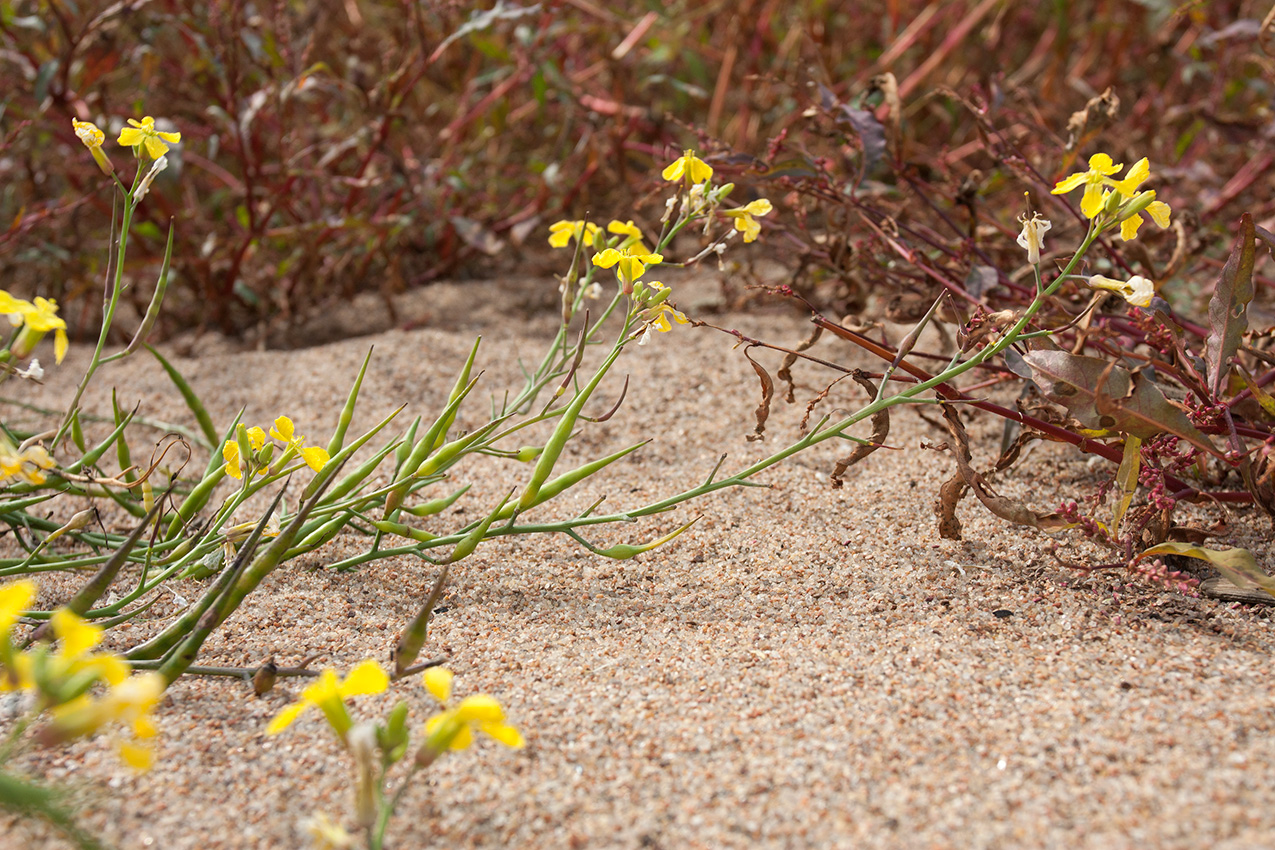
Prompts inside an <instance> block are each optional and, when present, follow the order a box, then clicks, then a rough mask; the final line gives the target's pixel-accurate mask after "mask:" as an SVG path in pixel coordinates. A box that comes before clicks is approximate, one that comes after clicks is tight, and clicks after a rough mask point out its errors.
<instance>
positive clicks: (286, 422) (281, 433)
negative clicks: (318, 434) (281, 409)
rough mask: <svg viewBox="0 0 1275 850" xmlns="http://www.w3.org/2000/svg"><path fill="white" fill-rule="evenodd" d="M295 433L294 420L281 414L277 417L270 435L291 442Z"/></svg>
mask: <svg viewBox="0 0 1275 850" xmlns="http://www.w3.org/2000/svg"><path fill="white" fill-rule="evenodd" d="M295 433H296V431H295V429H294V428H293V425H292V420H291V419H289V418H288V417H286V416H280V417H279V418H278V419H276V420H275V421H274V427H273V428H271V429H270V436H271V437H274V438H275V439H276V440H279V441H281V442H284V443H289V442H291V441H292V438H293V435H294V434H295Z"/></svg>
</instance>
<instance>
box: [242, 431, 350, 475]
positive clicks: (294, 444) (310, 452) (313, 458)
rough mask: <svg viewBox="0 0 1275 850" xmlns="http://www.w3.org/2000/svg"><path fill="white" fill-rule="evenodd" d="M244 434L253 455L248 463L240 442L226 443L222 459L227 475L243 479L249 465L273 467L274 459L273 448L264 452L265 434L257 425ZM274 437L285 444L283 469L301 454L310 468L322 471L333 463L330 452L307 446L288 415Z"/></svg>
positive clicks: (281, 462) (280, 463) (281, 461)
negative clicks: (270, 463)
mask: <svg viewBox="0 0 1275 850" xmlns="http://www.w3.org/2000/svg"><path fill="white" fill-rule="evenodd" d="M241 427H242V426H241ZM244 433H245V436H246V440H247V443H248V447H249V448H250V449H251V455H252V456H251V458H250V459H249V463H248V464H245V462H244V461H245V458H244V457H243V454H244V453H243V450H242V449H241V448H240V444H239V440H227V441H226V444H225V445H223V446H222V447H221V457H222V459H223V460H224V461H225V462H226V474H227V475H229V476H230V477H231V478H237V479H242V478H243V474H244V469H245V468H246V467H247V466H249V465H251V464H253V463H258V464H261V465H263V466H264V465H266V464H269V462H270V456H272V455H273V446H271V447H270V450H269V452H268V453H263V452H262V449H263V448H265V447H266V432H265V431H263V430H262V429H261V428H258V427H256V426H253V427H252V428H246V429H244ZM270 436H271V437H272V438H274V439H275V440H277V441H279V442H280V443H282V444H283V455H282V457H280V459H279V462H278V464H277V466H279V467H282V466H283V464H285V463H287V462H288V461H290V460H292V458H294V457H296V456H297V455H300V456H301V459H302V460H304V461H305V463H306V466H308V467H310V468H311V469H313V470H314V471H315V472H318V471H319V470H321V469H323V467H324V465H325V464H326V463H327V462H328V461H329V460H331V457H329V455H328V453H327V450H326V449H322V448H320V447H318V446H307V445H306V444H305V440H306V438H305V437H303V436H301V435H300V434H298V433H296V428H295V426H294V425H293V424H292V420H291V419H289V418H288V417H286V416H280V417H279V418H278V419H276V420H275V421H274V426H273V427H272V428H271V429H270Z"/></svg>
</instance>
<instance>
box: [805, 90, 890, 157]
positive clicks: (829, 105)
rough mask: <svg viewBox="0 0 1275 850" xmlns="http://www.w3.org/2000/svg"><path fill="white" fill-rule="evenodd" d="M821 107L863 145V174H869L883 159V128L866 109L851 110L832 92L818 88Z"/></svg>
mask: <svg viewBox="0 0 1275 850" xmlns="http://www.w3.org/2000/svg"><path fill="white" fill-rule="evenodd" d="M819 92H820V95H821V97H822V101H823V107H824V109H827V110H828V111H829V112H831V113H832V114H833V116H834V117H835V118H836V120H837V122H838V123H843V124H849V125H850V127H851V128H852V129H853V130H854V132H855V134H856V135H857V136H858V137H859V143H860V144H861V145H863V172H862V173H863V174H864V175H867V174H871V173H872V172H873V171H874V170H875V169H876V167H877V165H878V164H879V163H880V162H881V160H882V159H884V158H885V127H883V126H882V125H881V122H880V121H878V120H877V117H876V116H875V115H873V114H872V113H871V112H869V111H868V110H866V109H851V108H850V107H849V106H846V105H845V104H844V103H841V102H840V101H839V100H837V97H836V95H834V94H833V93H832V90H831V89H829V88H827V87H825V86H820V87H819Z"/></svg>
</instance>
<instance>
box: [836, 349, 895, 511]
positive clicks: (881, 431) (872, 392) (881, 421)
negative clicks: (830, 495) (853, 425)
mask: <svg viewBox="0 0 1275 850" xmlns="http://www.w3.org/2000/svg"><path fill="white" fill-rule="evenodd" d="M850 377H851V378H853V379H854V382H855V383H856V384H858V385H859V386H861V387H863V388H864V390H866V391H867V393H868V397H869V398H876V397H877V388H876V387H875V386H874V385H873V383H872V381H870V380H868V376H867V375H865V374H864V373H863V372H861V371H859V370H858V369H855V370H854V371H853V372H851V373H850ZM889 436H890V411H889V409H888V408H886V409H883V410H880V411H878V412H877V413H875V414H873V416H872V436H871V437H870V438H869V439H870V440H871V442H869V443H860V444H859V445H857V446H855V447H854V451H852V452H850V454H848V455H846V456H845V457H843V458H842V459H841V460H839V461H837V465H836V467H834V468H833V470H832V486H833V487H834V488H839V487H841V485H842V483H843V482H842V480H841V476H842V475H844V474H845V472H846V470H847V469H849V468H850V467H852V466H854V465H855V464H856V463H858V462H859V461H861V460H863V459H864V458H865V457H867V456H868V455H870V454H872V453H873V452H875V451H876V450H877V449H879V448H881V446H883V445H885V440H886V438H887V437H889Z"/></svg>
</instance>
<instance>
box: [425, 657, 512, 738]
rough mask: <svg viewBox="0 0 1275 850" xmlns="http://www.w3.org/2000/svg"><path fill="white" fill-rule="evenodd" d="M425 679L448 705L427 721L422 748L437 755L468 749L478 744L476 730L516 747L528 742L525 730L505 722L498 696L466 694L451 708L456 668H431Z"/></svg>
mask: <svg viewBox="0 0 1275 850" xmlns="http://www.w3.org/2000/svg"><path fill="white" fill-rule="evenodd" d="M422 678H423V681H424V685H425V689H426V690H428V691H429V692H430V694H431V695H432V696H433V697H434V699H436V700H438V701H439V702H440V703H442V705H443V707H444V710H443V711H441V712H439V713H438V714H435V715H434V716H433V717H431V718H430V719H429V720H427V721H425V735H426V736H427V740H426V741H425V744H424V746H423V747H422V751H426V752H429V753H432V755H433V757H435V758H436V757H437V756H438V755H440V754H442V753H444V752H446V751H447V750H463V749H466V748H468V747H469V746H470V745H471V744H473V743H474V730H475V729H477V730H478V731H480V732H482V733H483V734H485V735H488V736H489V737H491V738H493V739H495V740H496V741H498V742H500V743H502V744H504V745H505V746H506V747H512V748H513V749H515V750H516V749H521V748H522V747H523V746H525V745H526V741H525V740H524V739H523V737H522V733H521V732H519V731H518V730H517V729H516V728H514V727H513V726H511V725H509V724H508V723H506V722H505V710H504V709H503V708H501V707H500V703H499V702H497V701H496V699H495V698H494V697H490V696H488V695H486V694H477V695H475V696H469V697H465V698H464V699H463V700H461V702H460V705H458V706H456V707H455V708H447V702H448V700H450V699H451V697H452V678H453V674H452V671H451V670H448V669H446V668H444V667H431V668H429V669H428V670H426V671H425V675H424V676H423V677H422Z"/></svg>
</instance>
